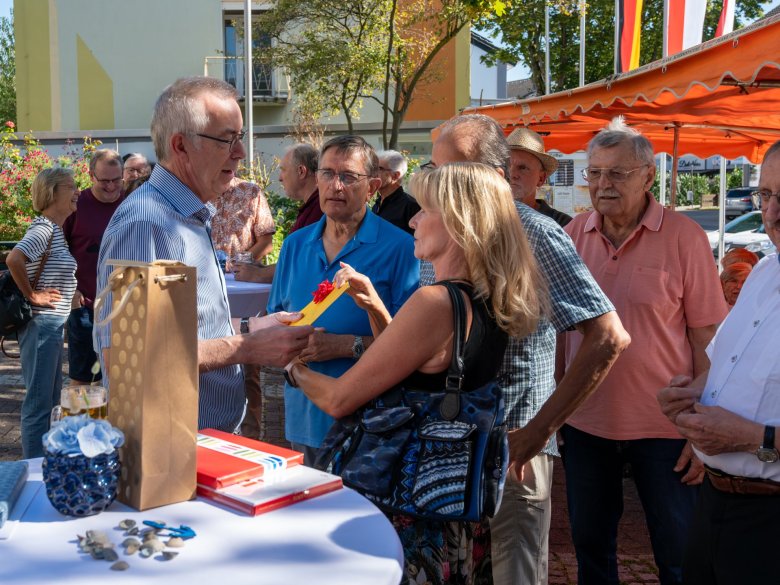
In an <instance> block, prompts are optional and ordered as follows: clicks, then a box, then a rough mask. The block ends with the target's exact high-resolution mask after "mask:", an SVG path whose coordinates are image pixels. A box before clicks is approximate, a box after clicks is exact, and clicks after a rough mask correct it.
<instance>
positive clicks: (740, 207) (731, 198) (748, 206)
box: [726, 187, 757, 219]
mask: <svg viewBox="0 0 780 585" xmlns="http://www.w3.org/2000/svg"><path fill="white" fill-rule="evenodd" d="M755 191H756V189H755V188H754V187H739V188H736V189H729V190H728V191H727V192H726V219H731V218H734V217H737V216H738V215H742V214H743V213H748V212H750V211H754V210H755V209H757V207H755V205H754V201H753V199H754V198H753V193H755Z"/></svg>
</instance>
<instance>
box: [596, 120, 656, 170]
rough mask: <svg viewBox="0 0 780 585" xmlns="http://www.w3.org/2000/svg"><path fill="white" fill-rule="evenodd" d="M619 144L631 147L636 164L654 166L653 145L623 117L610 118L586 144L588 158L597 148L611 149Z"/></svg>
mask: <svg viewBox="0 0 780 585" xmlns="http://www.w3.org/2000/svg"><path fill="white" fill-rule="evenodd" d="M621 144H628V145H630V146H631V148H632V149H633V151H634V158H635V159H636V160H637V161H638V162H640V163H644V164H646V165H651V166H655V153H654V152H653V145H652V144H651V143H650V141H649V140H648V139H647V138H645V137H644V136H642V134H641V133H640V132H639V131H637V130H634V129H633V128H631V127H630V126H628V125H627V124H626V122H625V120H624V119H623V116H617V117H615V118H612V121H611V122H610V123H609V124H607V125H606V126H605V127H604V128H602V129H601V130H600V131H599V133H598V134H596V136H594V137H593V138H592V139H591V141H590V142H589V143H588V158H590V156H591V155H592V154H593V151H594V150H596V149H597V148H613V147H615V146H619V145H621Z"/></svg>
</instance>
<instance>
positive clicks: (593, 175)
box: [582, 165, 648, 183]
mask: <svg viewBox="0 0 780 585" xmlns="http://www.w3.org/2000/svg"><path fill="white" fill-rule="evenodd" d="M646 166H648V165H642V166H639V167H635V168H633V169H628V170H626V171H624V170H623V169H600V168H597V167H586V168H584V169H582V178H583V179H585V180H586V181H587V182H588V183H595V182H596V181H598V180H599V179H601V175H606V177H607V180H608V181H609V182H610V183H625V182H626V181H628V177H629V176H630V175H631V173H634V172H636V171H638V170H639V169H643V168H645V167H646Z"/></svg>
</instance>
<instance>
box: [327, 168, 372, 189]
mask: <svg viewBox="0 0 780 585" xmlns="http://www.w3.org/2000/svg"><path fill="white" fill-rule="evenodd" d="M317 175H319V177H320V179H322V180H323V181H325V182H326V183H332V182H333V181H334V180H335V179H336V177H338V179H339V181H341V184H342V185H344V186H345V187H350V186H351V185H354V184H355V183H357V182H358V181H362V180H363V179H365V178H366V177H370V176H371V175H361V174H360V173H337V172H336V171H334V170H333V169H318V170H317Z"/></svg>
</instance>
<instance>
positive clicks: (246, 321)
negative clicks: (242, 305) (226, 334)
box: [241, 317, 249, 333]
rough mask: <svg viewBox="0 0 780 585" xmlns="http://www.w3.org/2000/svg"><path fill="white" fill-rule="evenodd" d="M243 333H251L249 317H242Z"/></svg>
mask: <svg viewBox="0 0 780 585" xmlns="http://www.w3.org/2000/svg"><path fill="white" fill-rule="evenodd" d="M241 333H249V317H241Z"/></svg>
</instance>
